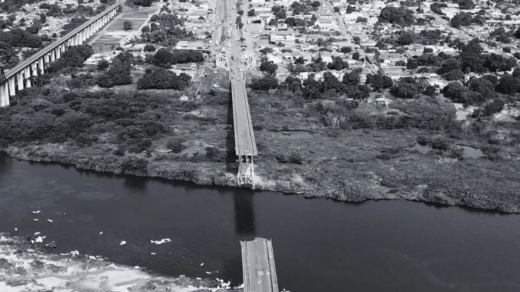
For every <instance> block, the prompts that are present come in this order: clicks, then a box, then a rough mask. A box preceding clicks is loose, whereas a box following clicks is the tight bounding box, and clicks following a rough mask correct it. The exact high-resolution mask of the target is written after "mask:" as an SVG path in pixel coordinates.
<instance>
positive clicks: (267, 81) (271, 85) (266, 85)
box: [249, 74, 279, 90]
mask: <svg viewBox="0 0 520 292" xmlns="http://www.w3.org/2000/svg"><path fill="white" fill-rule="evenodd" d="M278 85H279V84H278V79H276V77H275V76H274V75H272V74H265V75H264V76H263V77H260V78H259V77H253V78H252V80H251V83H250V84H249V86H250V87H251V88H252V89H254V90H269V89H276V88H278Z"/></svg>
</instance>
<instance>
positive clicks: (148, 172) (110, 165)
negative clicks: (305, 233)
mask: <svg viewBox="0 0 520 292" xmlns="http://www.w3.org/2000/svg"><path fill="white" fill-rule="evenodd" d="M78 150H79V149H77V147H76V149H74V148H73V147H67V146H66V145H65V146H64V145H57V144H46V145H29V146H25V147H23V148H19V147H14V146H9V147H7V148H5V149H0V151H3V152H5V153H7V154H8V155H9V156H10V157H12V158H16V159H18V160H25V161H33V162H53V163H61V164H64V165H70V166H74V167H75V168H76V169H81V170H94V171H98V172H106V173H113V174H126V175H134V176H141V177H151V178H163V179H168V180H178V181H188V182H193V183H195V184H198V185H208V186H211V185H214V186H227V187H237V185H236V176H235V172H233V170H231V171H230V169H229V168H228V166H226V165H223V164H222V163H193V162H188V161H186V162H184V161H175V162H171V161H162V160H161V159H157V154H156V153H152V154H136V155H133V156H131V157H128V156H126V155H125V156H123V157H119V156H114V155H100V153H98V152H96V153H92V155H89V154H88V152H89V149H81V151H78ZM83 150H85V151H83ZM90 152H92V151H90ZM257 173H258V176H257V177H255V190H263V191H274V192H282V193H284V194H298V195H302V196H304V197H305V198H327V199H332V200H334V201H338V202H351V203H361V202H364V201H368V200H398V199H402V200H408V201H416V202H424V203H432V204H438V205H445V206H462V207H468V208H472V209H481V210H493V211H498V212H501V213H520V200H519V199H518V197H517V196H499V197H494V196H491V195H490V196H487V195H486V196H483V195H475V194H473V192H471V191H468V192H466V193H464V192H460V190H457V189H452V188H450V187H448V186H445V187H444V188H432V187H430V186H428V185H425V184H417V185H414V186H411V187H410V186H407V188H406V189H401V188H396V187H388V186H385V185H384V183H383V182H382V179H381V178H378V177H377V176H374V177H367V178H366V179H364V180H359V179H358V178H357V179H351V180H349V179H346V180H345V181H342V182H341V183H340V184H333V185H329V186H327V187H323V186H322V185H317V184H313V185H310V184H307V183H303V182H301V181H293V180H291V181H277V180H273V179H267V178H266V177H267V175H265V176H264V175H263V174H262V171H261V169H260V170H259V171H257Z"/></svg>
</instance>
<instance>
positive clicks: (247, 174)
mask: <svg viewBox="0 0 520 292" xmlns="http://www.w3.org/2000/svg"><path fill="white" fill-rule="evenodd" d="M231 43H232V44H234V45H231V48H230V49H231V50H230V51H231V54H230V55H231V58H230V60H229V64H230V65H229V68H230V70H229V79H230V80H231V98H232V100H233V127H234V136H235V151H236V155H237V156H238V162H239V167H238V174H237V181H238V184H239V185H251V187H252V188H254V179H253V178H254V163H253V156H255V155H257V154H258V150H257V148H256V140H255V133H254V131H253V124H252V121H251V113H250V111H249V102H248V100H247V91H246V83H245V69H246V68H242V66H241V62H240V59H241V57H240V55H241V54H240V49H239V46H238V43H237V35H236V29H234V30H233V35H232V40H231Z"/></svg>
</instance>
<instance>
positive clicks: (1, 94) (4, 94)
mask: <svg viewBox="0 0 520 292" xmlns="http://www.w3.org/2000/svg"><path fill="white" fill-rule="evenodd" d="M8 91H9V89H8V88H7V83H4V84H2V85H0V107H4V106H8V105H9V92H8Z"/></svg>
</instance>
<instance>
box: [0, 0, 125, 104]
mask: <svg viewBox="0 0 520 292" xmlns="http://www.w3.org/2000/svg"><path fill="white" fill-rule="evenodd" d="M122 3H123V1H122V0H119V1H118V2H117V3H116V4H114V5H112V6H110V7H109V8H108V9H106V10H105V11H103V12H101V13H100V14H98V15H97V16H95V17H93V18H92V19H90V20H89V21H87V22H86V23H84V24H82V25H81V26H79V27H78V28H76V29H74V30H72V31H71V32H69V33H68V34H67V35H65V36H64V37H62V38H61V39H59V40H57V41H55V42H54V43H52V44H50V45H48V46H47V47H45V48H43V49H42V50H40V51H39V52H38V53H36V54H34V55H32V56H30V57H29V58H27V59H26V60H24V61H23V62H20V63H19V64H18V65H16V66H15V67H13V68H11V69H10V70H9V71H8V72H7V73H6V74H5V75H3V76H2V78H1V79H0V107H4V106H8V105H9V97H11V96H14V95H16V91H17V90H18V91H20V90H24V89H25V88H30V87H31V86H32V85H33V84H32V82H31V77H37V76H39V75H41V74H43V73H44V72H45V70H46V69H47V68H48V67H49V64H50V63H52V62H54V61H56V60H57V59H59V58H61V54H62V53H63V52H65V51H66V50H67V48H68V47H70V46H77V45H81V44H83V42H85V41H86V40H87V39H88V38H89V37H91V36H92V35H94V33H96V32H97V31H98V30H99V29H101V28H102V27H103V26H104V25H105V24H107V23H108V22H109V21H111V20H112V18H114V17H115V16H116V15H117V13H118V10H119V7H120V5H121V4H122ZM2 74H3V72H2Z"/></svg>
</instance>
